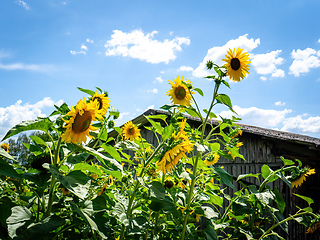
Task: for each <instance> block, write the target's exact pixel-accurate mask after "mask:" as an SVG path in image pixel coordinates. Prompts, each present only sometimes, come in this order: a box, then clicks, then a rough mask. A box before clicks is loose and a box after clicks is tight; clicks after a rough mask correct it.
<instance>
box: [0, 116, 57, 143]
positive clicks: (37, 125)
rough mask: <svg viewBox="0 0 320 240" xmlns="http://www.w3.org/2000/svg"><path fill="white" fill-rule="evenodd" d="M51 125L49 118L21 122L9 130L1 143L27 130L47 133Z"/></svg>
mask: <svg viewBox="0 0 320 240" xmlns="http://www.w3.org/2000/svg"><path fill="white" fill-rule="evenodd" d="M52 125H53V123H52V121H51V120H50V119H49V118H40V117H38V118H37V119H35V120H28V121H22V122H21V123H19V124H17V125H16V126H14V127H13V128H11V129H10V130H9V131H8V132H7V134H6V135H5V136H4V137H3V139H2V140H1V141H4V140H5V139H7V138H9V137H12V136H14V135H16V134H18V133H21V132H24V131H29V130H40V131H44V132H48V130H49V129H50V128H51V127H52Z"/></svg>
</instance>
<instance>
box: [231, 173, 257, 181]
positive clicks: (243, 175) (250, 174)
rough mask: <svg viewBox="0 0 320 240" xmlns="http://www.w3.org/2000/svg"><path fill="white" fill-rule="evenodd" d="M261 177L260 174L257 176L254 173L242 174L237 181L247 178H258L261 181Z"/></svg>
mask: <svg viewBox="0 0 320 240" xmlns="http://www.w3.org/2000/svg"><path fill="white" fill-rule="evenodd" d="M259 175H260V173H256V174H253V173H248V174H241V175H239V176H238V179H237V181H239V180H241V179H243V178H246V177H255V178H257V179H258V180H259Z"/></svg>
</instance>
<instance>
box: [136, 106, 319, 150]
mask: <svg viewBox="0 0 320 240" xmlns="http://www.w3.org/2000/svg"><path fill="white" fill-rule="evenodd" d="M158 114H164V115H168V112H167V111H163V110H155V109H149V110H147V111H146V112H144V113H143V114H142V115H140V116H138V117H136V118H135V119H133V120H132V121H133V123H135V124H136V123H141V124H146V123H147V122H148V120H147V119H146V118H145V117H144V116H149V115H158ZM185 117H186V118H187V119H188V120H191V121H195V122H200V118H196V117H192V116H190V115H185ZM212 123H213V124H214V125H217V124H218V121H217V120H212ZM238 125H239V126H241V128H242V130H243V132H244V133H251V134H256V135H260V136H264V137H267V138H273V139H279V140H285V141H293V142H297V143H300V144H307V145H315V147H320V139H319V138H314V137H310V136H306V135H301V134H295V133H289V132H284V131H278V130H273V129H267V128H262V127H256V126H251V125H246V124H238Z"/></svg>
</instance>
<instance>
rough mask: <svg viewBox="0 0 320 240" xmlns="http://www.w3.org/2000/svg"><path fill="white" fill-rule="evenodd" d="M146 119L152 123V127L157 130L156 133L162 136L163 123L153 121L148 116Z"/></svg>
mask: <svg viewBox="0 0 320 240" xmlns="http://www.w3.org/2000/svg"><path fill="white" fill-rule="evenodd" d="M146 118H147V120H148V121H149V122H150V123H151V125H152V126H153V127H154V128H155V129H156V132H157V133H159V134H160V135H162V132H163V128H162V126H161V123H159V122H155V121H153V120H151V119H150V118H149V117H148V116H146Z"/></svg>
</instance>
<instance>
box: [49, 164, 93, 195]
mask: <svg viewBox="0 0 320 240" xmlns="http://www.w3.org/2000/svg"><path fill="white" fill-rule="evenodd" d="M49 171H50V172H51V173H52V175H53V176H55V178H56V179H57V180H58V181H59V182H60V183H62V184H63V186H65V187H66V188H67V189H68V190H69V191H71V192H72V193H74V194H75V195H77V196H78V197H79V198H81V199H84V198H85V197H86V196H87V194H88V191H89V187H90V184H91V181H90V178H89V177H88V176H87V175H86V174H84V173H83V172H82V171H80V170H76V171H72V172H70V173H69V174H68V175H67V176H63V175H61V174H60V173H59V170H58V168H57V167H55V166H53V165H49Z"/></svg>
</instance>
